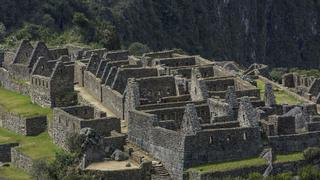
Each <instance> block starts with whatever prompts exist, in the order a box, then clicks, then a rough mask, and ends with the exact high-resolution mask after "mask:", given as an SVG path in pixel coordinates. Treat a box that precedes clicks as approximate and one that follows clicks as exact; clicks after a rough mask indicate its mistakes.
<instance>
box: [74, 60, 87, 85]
mask: <svg viewBox="0 0 320 180" xmlns="http://www.w3.org/2000/svg"><path fill="white" fill-rule="evenodd" d="M85 69H86V65H85V64H84V63H83V62H81V61H76V62H75V64H74V82H75V83H78V85H79V86H80V87H83V86H84V71H85Z"/></svg>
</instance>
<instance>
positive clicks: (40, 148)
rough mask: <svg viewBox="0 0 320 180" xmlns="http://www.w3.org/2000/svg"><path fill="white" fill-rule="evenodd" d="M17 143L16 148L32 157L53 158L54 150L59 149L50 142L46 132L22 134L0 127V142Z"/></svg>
mask: <svg viewBox="0 0 320 180" xmlns="http://www.w3.org/2000/svg"><path fill="white" fill-rule="evenodd" d="M5 143H19V144H20V146H19V147H17V150H18V151H20V152H22V153H24V154H25V155H27V156H29V157H31V158H32V159H42V158H44V159H49V160H53V159H54V158H55V154H56V152H58V151H60V149H59V148H58V147H57V146H56V145H54V144H53V143H52V139H51V138H50V137H49V135H48V133H47V132H44V133H41V134H40V135H38V136H23V135H19V134H16V133H13V132H11V131H9V130H6V129H4V128H0V144H5Z"/></svg>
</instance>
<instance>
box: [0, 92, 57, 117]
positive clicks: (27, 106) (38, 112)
mask: <svg viewBox="0 0 320 180" xmlns="http://www.w3.org/2000/svg"><path fill="white" fill-rule="evenodd" d="M0 106H2V107H3V108H5V109H6V110H7V111H8V112H13V113H17V114H19V115H21V116H23V117H35V116H46V115H47V116H49V117H50V116H51V114H52V110H51V109H50V108H42V107H40V106H38V105H36V104H33V103H32V102H31V100H30V97H28V96H23V95H21V94H18V93H15V92H12V91H8V90H6V89H4V88H1V87H0Z"/></svg>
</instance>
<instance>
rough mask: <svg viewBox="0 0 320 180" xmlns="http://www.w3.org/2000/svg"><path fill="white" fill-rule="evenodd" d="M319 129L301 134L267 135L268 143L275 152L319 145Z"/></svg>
mask: <svg viewBox="0 0 320 180" xmlns="http://www.w3.org/2000/svg"><path fill="white" fill-rule="evenodd" d="M319 137H320V131H315V132H307V133H301V134H291V135H281V136H269V137H268V140H269V144H270V146H271V147H272V149H273V150H274V151H275V152H276V153H288V152H297V151H303V150H304V149H306V148H308V147H319V146H320V138H319Z"/></svg>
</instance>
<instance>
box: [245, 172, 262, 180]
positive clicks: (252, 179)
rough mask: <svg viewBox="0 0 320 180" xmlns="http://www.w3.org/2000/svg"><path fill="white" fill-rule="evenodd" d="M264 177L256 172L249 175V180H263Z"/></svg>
mask: <svg viewBox="0 0 320 180" xmlns="http://www.w3.org/2000/svg"><path fill="white" fill-rule="evenodd" d="M262 178H263V177H262V175H261V174H260V173H257V172H254V173H251V174H249V176H248V180H261V179H262Z"/></svg>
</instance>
